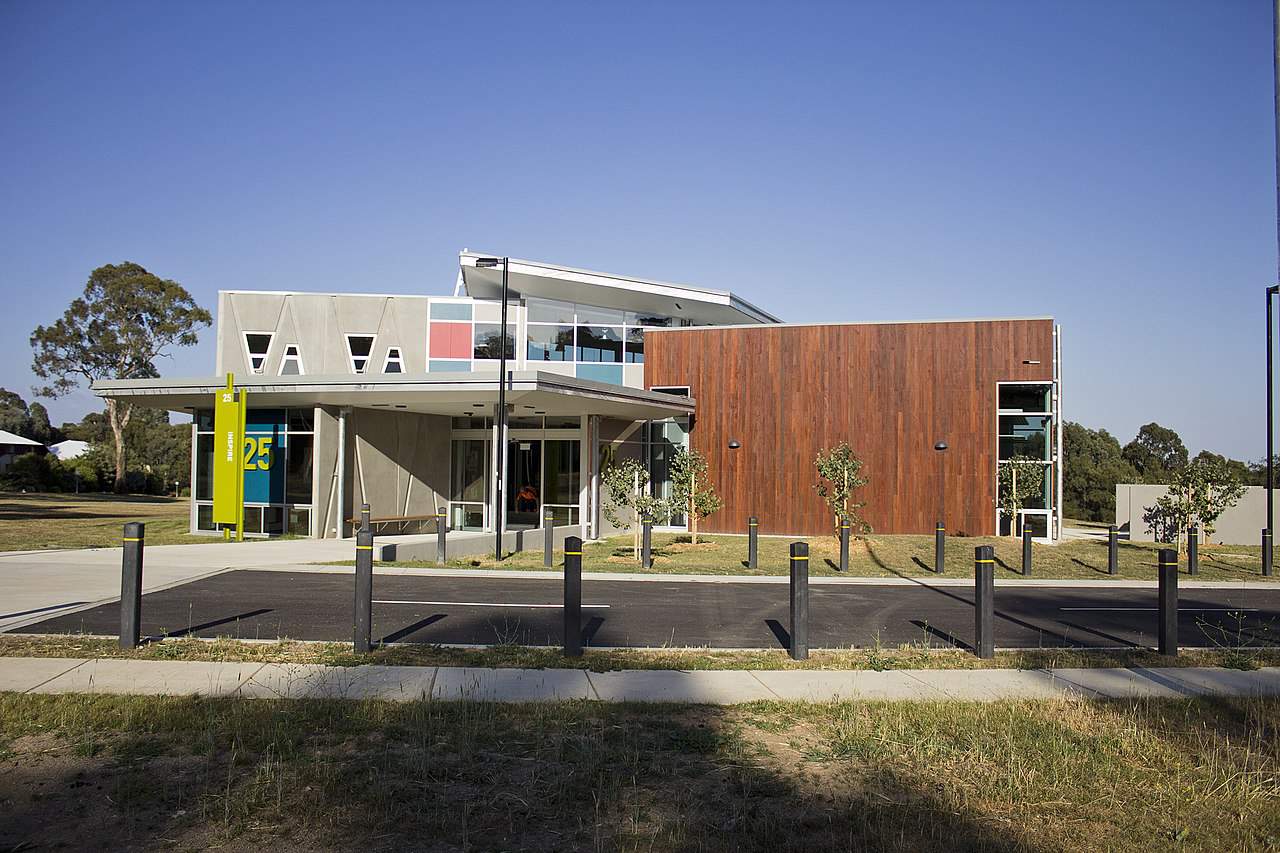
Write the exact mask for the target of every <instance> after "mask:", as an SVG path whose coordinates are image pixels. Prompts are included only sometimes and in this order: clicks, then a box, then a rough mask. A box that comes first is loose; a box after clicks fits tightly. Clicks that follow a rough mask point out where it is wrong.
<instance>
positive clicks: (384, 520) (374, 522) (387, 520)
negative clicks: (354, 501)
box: [347, 512, 444, 533]
mask: <svg viewBox="0 0 1280 853" xmlns="http://www.w3.org/2000/svg"><path fill="white" fill-rule="evenodd" d="M443 517H444V516H441V515H438V514H436V513H434V512H433V513H430V514H428V515H387V516H382V517H381V518H373V517H370V518H369V527H370V528H371V529H373V530H374V532H377V531H378V530H379V528H385V527H386V526H388V525H393V524H394V525H396V527H397V531H396V532H398V533H404V532H405V527H406V526H407V525H410V524H419V525H421V524H422V523H423V522H428V521H436V522H438V520H439V519H441V518H443ZM347 523H348V524H350V525H351V526H352V527H353V528H355V529H357V530H359V529H360V518H359V516H357V517H356V518H348V519H347ZM419 532H421V528H419Z"/></svg>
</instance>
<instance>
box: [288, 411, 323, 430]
mask: <svg viewBox="0 0 1280 853" xmlns="http://www.w3.org/2000/svg"><path fill="white" fill-rule="evenodd" d="M288 411H289V432H313V431H314V430H315V428H316V427H315V420H314V418H315V414H316V411H315V409H289V410H288Z"/></svg>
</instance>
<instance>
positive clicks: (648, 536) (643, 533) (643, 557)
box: [640, 521, 653, 569]
mask: <svg viewBox="0 0 1280 853" xmlns="http://www.w3.org/2000/svg"><path fill="white" fill-rule="evenodd" d="M640 565H642V566H644V567H645V568H646V569H652V568H653V522H652V521H646V522H645V523H644V524H642V525H641V526H640Z"/></svg>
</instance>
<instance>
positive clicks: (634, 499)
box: [631, 471, 640, 563]
mask: <svg viewBox="0 0 1280 853" xmlns="http://www.w3.org/2000/svg"><path fill="white" fill-rule="evenodd" d="M631 514H632V515H633V516H634V517H635V523H634V524H633V525H632V528H633V530H632V535H631V559H633V560H635V561H636V562H637V563H638V562H640V473H639V472H638V471H637V472H636V473H635V474H633V475H632V477H631Z"/></svg>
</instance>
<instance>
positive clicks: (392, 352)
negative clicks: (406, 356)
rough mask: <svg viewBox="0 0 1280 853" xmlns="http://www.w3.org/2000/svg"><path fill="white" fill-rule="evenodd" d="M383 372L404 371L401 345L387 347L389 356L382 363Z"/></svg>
mask: <svg viewBox="0 0 1280 853" xmlns="http://www.w3.org/2000/svg"><path fill="white" fill-rule="evenodd" d="M382 372H383V373H404V360H403V359H401V358H400V347H387V358H386V361H384V362H383V364H382Z"/></svg>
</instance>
